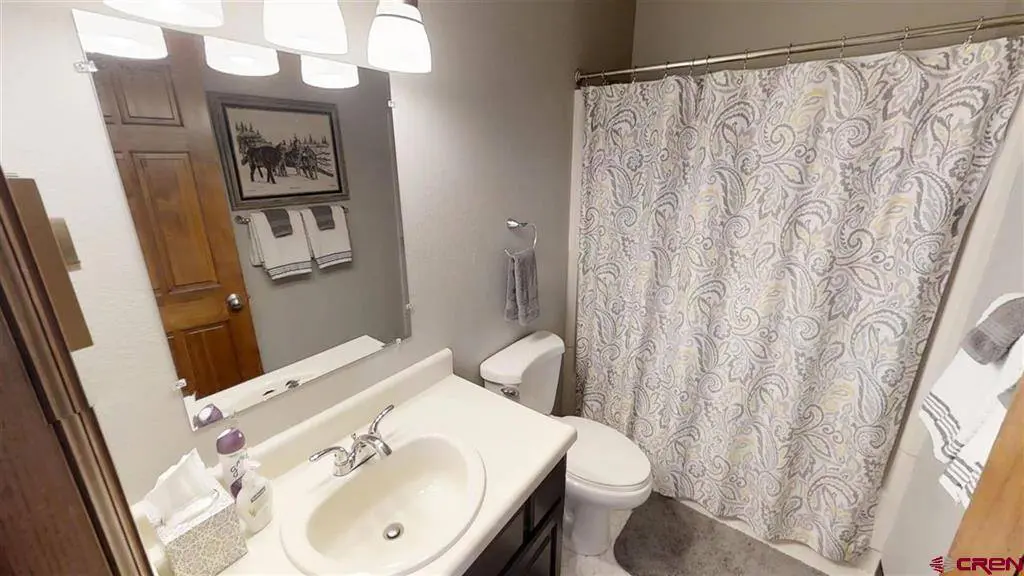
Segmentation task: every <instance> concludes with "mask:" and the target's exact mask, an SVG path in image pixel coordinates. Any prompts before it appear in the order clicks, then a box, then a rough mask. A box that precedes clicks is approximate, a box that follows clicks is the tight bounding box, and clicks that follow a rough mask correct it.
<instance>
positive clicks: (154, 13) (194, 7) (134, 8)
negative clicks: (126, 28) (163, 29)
mask: <svg viewBox="0 0 1024 576" xmlns="http://www.w3.org/2000/svg"><path fill="white" fill-rule="evenodd" d="M103 3H104V4H106V5H107V6H110V7H111V8H113V9H114V10H120V11H121V12H124V13H125V14H131V15H132V16H138V17H140V18H146V19H149V20H156V21H157V22H164V23H166V24H177V25H179V26H195V27H197V28H216V27H218V26H221V25H222V24H224V8H223V6H222V5H221V0H103Z"/></svg>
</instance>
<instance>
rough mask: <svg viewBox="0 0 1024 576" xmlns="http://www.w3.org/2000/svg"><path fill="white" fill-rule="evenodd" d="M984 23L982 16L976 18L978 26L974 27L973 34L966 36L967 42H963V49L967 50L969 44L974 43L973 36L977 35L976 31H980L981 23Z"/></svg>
mask: <svg viewBox="0 0 1024 576" xmlns="http://www.w3.org/2000/svg"><path fill="white" fill-rule="evenodd" d="M984 21H985V17H984V16H982V17H980V18H978V25H977V26H975V27H974V31H973V32H971V33H970V34H968V35H967V40H964V48H967V47H968V46H970V44H971V42H974V35H975V34H977V33H978V30H981V23H982V22H984Z"/></svg>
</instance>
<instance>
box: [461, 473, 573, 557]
mask: <svg viewBox="0 0 1024 576" xmlns="http://www.w3.org/2000/svg"><path fill="white" fill-rule="evenodd" d="M564 510H565V459H564V458H563V459H562V461H561V462H559V463H558V466H555V469H554V470H552V471H551V473H550V474H548V477H547V478H545V479H544V481H543V482H542V483H541V485H540V486H539V487H538V488H537V490H535V491H534V493H533V494H531V495H530V497H529V498H528V499H527V501H526V503H525V504H523V506H522V508H520V509H519V511H517V512H516V515H515V516H513V517H512V520H509V522H508V524H506V525H505V527H504V528H502V530H501V532H500V533H499V534H498V536H497V537H495V539H494V540H492V541H491V543H490V544H489V545H488V546H487V548H486V549H484V551H483V552H481V553H480V556H479V557H478V558H477V560H476V562H474V563H473V565H472V566H471V567H470V568H469V570H467V571H466V576H493V575H495V574H498V575H501V576H552V575H553V576H557V575H558V574H560V573H561V568H562V522H563V512H564Z"/></svg>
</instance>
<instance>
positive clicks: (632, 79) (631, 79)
mask: <svg viewBox="0 0 1024 576" xmlns="http://www.w3.org/2000/svg"><path fill="white" fill-rule="evenodd" d="M629 83H630V84H636V68H633V69H632V70H630V71H629Z"/></svg>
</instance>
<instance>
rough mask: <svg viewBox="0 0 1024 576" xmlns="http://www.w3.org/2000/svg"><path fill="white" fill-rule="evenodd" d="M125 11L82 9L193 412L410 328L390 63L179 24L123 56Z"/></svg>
mask: <svg viewBox="0 0 1024 576" xmlns="http://www.w3.org/2000/svg"><path fill="white" fill-rule="evenodd" d="M110 20H115V19H110V18H107V17H104V16H97V15H92V14H85V13H79V12H78V11H76V25H77V27H78V30H79V36H80V38H81V39H82V41H83V48H84V50H85V51H86V53H87V54H88V57H89V60H90V61H91V62H92V63H93V65H94V68H95V69H94V71H93V74H94V76H93V78H94V84H95V87H96V92H97V100H98V102H99V105H100V107H101V109H102V112H103V117H104V120H105V122H106V127H107V131H108V133H109V136H110V143H111V146H112V153H113V155H114V159H115V161H116V164H117V167H118V170H119V172H120V176H121V181H122V184H123V187H124V193H125V197H126V198H125V199H126V203H127V206H128V209H129V211H130V213H131V219H132V221H133V223H134V227H135V231H136V235H137V238H138V242H139V248H140V250H141V252H142V255H143V258H144V260H145V264H146V267H147V269H148V272H149V279H150V281H151V283H152V286H153V298H154V301H155V303H156V306H157V308H158V310H159V314H160V319H161V322H162V324H163V328H164V331H165V332H166V335H167V347H168V351H169V353H170V355H171V357H172V358H173V361H174V366H175V368H176V370H177V374H178V377H179V379H180V380H179V381H178V383H179V386H180V387H181V390H182V395H183V399H184V401H185V405H186V410H187V416H188V418H189V422H190V424H191V425H192V426H193V427H197V426H202V425H205V424H208V423H212V422H213V421H216V420H217V419H219V418H221V417H224V416H227V415H229V414H231V413H234V412H237V411H239V410H243V409H245V408H247V407H249V406H252V405H253V404H255V403H257V402H261V401H264V400H266V399H269V398H272V397H274V396H276V395H278V394H281V393H283V392H286V391H288V390H291V389H294V388H296V387H299V386H301V385H303V384H305V383H306V382H308V381H310V380H312V379H314V378H316V377H318V376H321V375H323V374H324V373H326V372H329V371H332V370H334V369H337V368H338V367H340V366H343V365H345V364H347V363H351V362H353V361H356V360H358V359H360V358H363V357H366V356H368V355H370V354H373V353H374V352H376V351H378V350H380V349H382V348H384V347H385V346H387V345H388V344H390V343H393V342H396V341H399V340H400V339H402V338H407V337H408V336H409V322H408V317H407V306H406V303H407V301H408V298H407V289H406V282H405V270H404V252H403V244H402V234H401V214H400V207H399V200H398V183H397V179H396V170H395V155H394V148H393V145H392V140H393V136H392V127H391V108H390V86H389V80H388V76H387V74H385V73H382V72H378V71H375V70H369V69H365V68H356V67H355V66H350V65H341V64H338V63H336V62H332V61H327V60H321V59H311V58H309V57H306V56H303V57H300V56H299V55H296V54H289V53H285V52H281V51H275V50H273V49H270V48H261V47H254V46H248V45H242V44H238V43H234V42H229V41H225V40H221V39H218V38H210V37H202V36H197V35H192V34H186V33H182V32H175V31H171V30H163V34H162V35H163V40H164V43H165V44H166V55H165V56H162V57H160V56H161V55H160V53H159V49H156V52H155V53H154V54H149V56H156V57H155V58H149V59H139V58H127V57H123V56H114V55H111V53H113V54H121V53H122V52H121V49H122V48H124V46H123V44H124V43H123V42H122V43H121V45H118V43H116V42H115V43H114V44H113V45H112V46H111V45H109V43H108V44H104V40H103V38H104V37H103V36H102V34H100V35H99V36H97V35H96V33H95V31H94V30H93V27H94V26H101V27H102V26H105V25H110V22H109V21H110ZM128 41H136V40H131V39H129V40H125V42H128ZM100 52H106V53H100ZM136 53H143V54H144V55H145V52H144V51H141V52H140V51H139V50H136ZM325 86H326V87H325ZM110 210H111V217H123V212H119V210H123V207H117V206H112V207H111V208H110ZM83 265H84V266H87V265H88V263H87V262H83ZM171 384H172V383H170V382H169V383H168V385H169V386H170V385H171Z"/></svg>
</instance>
